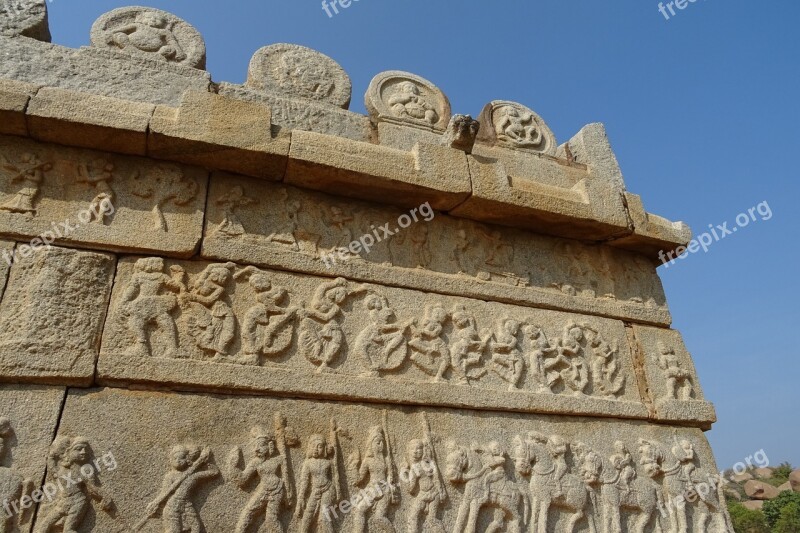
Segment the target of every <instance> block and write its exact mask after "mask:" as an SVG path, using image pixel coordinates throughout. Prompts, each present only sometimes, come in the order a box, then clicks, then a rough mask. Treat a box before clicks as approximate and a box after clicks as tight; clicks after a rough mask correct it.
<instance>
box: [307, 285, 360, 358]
mask: <svg viewBox="0 0 800 533" xmlns="http://www.w3.org/2000/svg"><path fill="white" fill-rule="evenodd" d="M364 290H366V289H364V288H356V289H355V290H351V291H348V288H347V281H346V280H345V279H343V278H337V279H335V280H334V281H327V282H324V283H322V284H320V286H319V287H317V290H316V291H315V292H314V297H313V299H312V300H311V305H310V306H309V307H307V308H306V309H303V310H301V311H300V315H301V316H302V317H303V320H302V322H301V323H300V333H299V338H298V346H299V351H300V352H301V353H302V354H303V355H304V356H305V358H306V359H308V360H309V361H310V362H311V363H313V364H314V365H316V366H317V372H328V371H330V370H331V367H330V365H331V363H333V361H334V359H335V358H336V356H337V355H338V354H339V352H340V351H341V349H342V347H343V346H344V341H345V339H344V332H343V331H342V326H341V325H340V324H339V320H338V319H339V317H340V316H341V315H342V308H341V307H340V306H341V305H342V304H343V303H344V301H345V299H347V297H348V296H350V295H353V294H356V293H358V292H363V291H364Z"/></svg>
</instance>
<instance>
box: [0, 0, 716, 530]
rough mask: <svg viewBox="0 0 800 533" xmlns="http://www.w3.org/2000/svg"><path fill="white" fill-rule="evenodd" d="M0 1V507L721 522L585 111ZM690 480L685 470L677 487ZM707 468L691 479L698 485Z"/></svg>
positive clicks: (652, 269) (707, 464)
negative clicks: (554, 115) (83, 22)
mask: <svg viewBox="0 0 800 533" xmlns="http://www.w3.org/2000/svg"><path fill="white" fill-rule="evenodd" d="M49 36H50V34H49V28H48V25H47V16H46V6H45V2H44V0H2V1H0V57H1V58H2V59H1V60H0V238H2V239H4V240H3V241H0V256H1V257H2V258H3V260H2V261H0V281H1V283H0V287H1V288H2V295H1V298H0V325H1V326H2V327H0V381H2V383H3V385H0V396H1V397H2V398H3V406H4V407H3V409H2V410H0V444H1V445H0V455H1V457H0V460H2V466H1V467H0V478H2V479H0V491H2V493H1V494H0V499H2V501H3V505H4V508H5V511H6V512H5V515H4V517H3V518H2V520H3V521H2V523H0V531H9V532H10V531H26V532H35V533H49V532H61V531H64V532H65V533H71V532H81V533H83V532H89V531H96V532H102V533H106V532H133V531H136V532H138V531H142V532H156V531H166V532H174V533H182V532H189V531H191V532H192V533H195V532H198V533H199V532H200V531H207V532H209V533H228V532H231V531H234V532H236V533H247V532H256V531H267V532H284V531H291V532H295V531H297V532H319V533H323V532H332V531H353V532H356V533H361V532H366V531H369V532H395V531H396V532H403V531H407V532H426V533H432V532H439V531H448V532H451V531H452V532H453V533H460V532H468V533H473V532H475V533H477V532H486V531H491V532H501V531H502V532H509V533H516V532H521V531H530V532H539V533H544V532H546V531H558V532H561V531H566V532H573V531H574V532H579V531H580V532H583V531H602V532H603V533H617V532H618V533H622V532H623V531H625V532H628V531H631V532H643V531H664V532H667V531H669V532H671V533H685V532H686V531H688V530H689V528H691V529H692V530H693V531H695V532H701V531H709V532H718V531H719V532H727V531H732V530H731V529H730V525H729V523H730V520H729V518H728V516H727V512H726V510H725V507H724V500H723V499H722V498H721V490H718V489H717V488H716V486H712V487H711V488H709V484H708V483H707V482H708V481H709V480H714V479H715V478H714V476H715V472H716V466H715V464H714V459H713V455H712V453H711V450H710V448H709V446H708V444H707V442H706V440H705V438H704V436H703V433H702V432H703V430H707V429H709V428H710V427H711V424H712V423H713V422H714V421H715V414H714V408H713V406H712V405H711V403H709V402H708V401H707V400H706V399H705V397H704V396H703V393H702V390H701V387H700V384H699V382H698V377H697V375H696V372H695V369H694V366H693V363H692V359H691V356H690V355H689V353H688V352H687V350H686V348H685V346H684V345H683V341H682V339H681V336H680V334H679V333H678V332H676V331H674V330H672V329H670V328H669V325H670V314H669V310H668V308H667V304H666V301H665V297H664V292H663V289H662V286H661V283H660V280H659V278H658V275H657V273H656V265H657V264H658V263H657V255H658V253H659V252H660V251H664V252H670V251H672V250H674V249H675V248H676V247H678V246H680V245H682V244H685V243H686V242H687V241H688V240H689V239H690V231H689V228H688V227H686V225H685V224H682V223H673V222H669V221H667V220H665V219H663V218H661V217H658V216H655V215H651V214H649V213H647V212H646V211H645V209H644V207H643V204H642V201H641V199H640V198H639V197H638V196H636V195H635V194H632V193H630V192H628V191H627V190H626V188H625V184H624V181H623V177H622V174H621V172H620V169H619V166H618V164H617V161H616V158H615V156H614V154H613V152H612V150H611V147H610V145H609V142H608V139H607V137H606V134H605V131H604V128H603V126H602V125H600V124H590V125H588V126H586V127H584V128H583V129H582V130H581V131H580V132H578V133H577V134H576V135H575V136H574V137H573V138H572V139H570V140H569V141H567V142H564V143H561V144H559V143H558V142H557V141H556V139H555V136H554V135H553V133H552V132H551V131H550V129H549V128H548V127H547V125H546V123H545V122H544V120H543V119H542V118H541V117H540V116H539V115H537V114H536V113H535V112H534V111H533V110H531V109H529V108H528V107H526V106H524V105H522V104H519V103H516V102H507V101H494V102H491V103H489V104H487V105H486V107H485V108H484V109H483V111H482V112H481V113H480V115H479V117H478V120H474V119H472V118H471V117H469V116H467V115H453V114H452V112H451V109H450V104H449V102H448V100H447V97H446V96H445V95H444V94H443V93H442V91H441V90H439V89H438V88H437V87H436V86H435V85H433V84H432V83H431V82H429V81H427V80H425V79H422V78H420V77H419V76H416V75H414V74H410V73H406V72H397V71H389V72H384V73H381V74H378V75H377V76H376V77H375V79H374V80H373V82H372V83H371V85H370V87H369V88H368V89H367V92H366V97H365V98H366V107H367V109H368V115H367V116H364V115H360V114H357V113H353V112H350V111H348V106H349V103H350V100H351V95H352V86H351V83H350V79H349V77H348V75H347V73H346V72H345V71H344V70H343V69H342V68H341V67H340V66H339V65H338V64H337V63H336V62H335V61H334V60H333V59H331V58H329V57H327V56H325V55H323V54H321V53H319V52H316V51H313V50H310V49H307V48H304V47H301V46H297V45H291V44H275V45H271V46H267V47H265V48H262V49H261V50H258V51H257V52H256V53H255V55H254V56H253V60H252V62H251V65H250V71H249V75H248V80H247V82H246V83H245V84H244V85H241V86H240V85H235V84H230V83H225V82H220V83H216V82H212V78H211V75H210V74H208V73H207V72H206V71H205V70H204V68H205V45H204V43H203V39H202V36H201V35H200V34H199V33H198V32H197V31H196V30H195V29H194V28H193V27H192V26H191V25H190V24H188V23H187V22H185V21H183V20H180V19H178V18H177V17H175V16H174V15H172V14H169V13H165V12H161V11H157V10H152V9H148V8H135V7H132V8H123V9H117V10H115V11H112V12H110V13H108V14H106V15H103V16H102V17H101V18H100V19H99V20H98V21H97V22H96V23H95V25H94V27H93V28H92V29H91V43H92V44H91V46H90V47H88V48H84V49H80V50H72V49H67V48H64V47H60V46H57V45H53V44H50V43H49V42H47V41H49V38H50V37H49ZM704 487H705V490H704ZM698 493H700V496H698Z"/></svg>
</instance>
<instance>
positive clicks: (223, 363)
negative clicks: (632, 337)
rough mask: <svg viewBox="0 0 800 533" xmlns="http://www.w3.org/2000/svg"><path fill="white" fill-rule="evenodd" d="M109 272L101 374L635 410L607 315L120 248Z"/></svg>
mask: <svg viewBox="0 0 800 533" xmlns="http://www.w3.org/2000/svg"><path fill="white" fill-rule="evenodd" d="M114 286H115V290H114V294H113V296H112V308H111V315H110V316H109V319H108V320H107V321H106V330H105V332H104V335H103V347H102V355H101V359H100V362H99V370H98V378H99V379H100V381H101V382H102V383H110V384H111V383H113V384H129V383H138V382H141V383H160V384H162V386H170V385H172V384H175V385H177V386H181V387H183V388H195V389H196V388H201V389H202V390H209V389H219V390H231V389H233V390H246V391H247V390H249V391H258V392H286V393H292V394H302V395H307V396H322V397H333V398H357V399H364V400H369V401H390V402H409V403H414V404H419V403H424V404H428V405H449V406H469V407H474V408H480V409H484V408H486V409H488V408H496V409H509V410H523V411H528V412H569V413H576V414H607V415H612V416H624V417H629V418H646V417H647V415H648V412H647V409H646V408H645V407H644V405H643V404H642V402H641V397H640V395H639V387H638V386H637V383H636V376H635V371H634V368H633V360H632V357H631V354H630V351H629V347H628V344H627V337H626V333H625V328H624V327H623V324H622V323H621V322H617V321H612V320H608V319H601V318H589V317H585V316H579V315H574V314H565V313H557V312H553V311H543V310H539V311H534V310H531V309H528V308H522V307H512V306H508V305H503V304H494V303H486V302H480V301H475V300H468V299H464V298H456V297H445V296H439V295H435V294H425V293H421V292H416V291H409V290H404V289H396V288H390V287H381V286H376V285H360V284H357V283H352V282H347V281H345V280H344V279H341V278H339V279H336V280H333V281H331V280H330V279H326V278H315V277H309V276H299V275H293V274H287V273H282V272H275V271H263V270H258V269H255V268H253V267H239V266H237V265H234V264H233V263H227V264H220V263H216V264H214V263H206V262H178V263H173V262H170V263H165V262H164V261H163V260H161V259H160V258H140V259H136V258H125V259H123V260H121V262H120V264H119V266H118V269H117V279H116V281H115V285H114ZM421 309H425V312H424V314H423V316H420V310H421ZM354 383H357V384H358V386H357V387H356V388H355V389H354V387H353V385H354Z"/></svg>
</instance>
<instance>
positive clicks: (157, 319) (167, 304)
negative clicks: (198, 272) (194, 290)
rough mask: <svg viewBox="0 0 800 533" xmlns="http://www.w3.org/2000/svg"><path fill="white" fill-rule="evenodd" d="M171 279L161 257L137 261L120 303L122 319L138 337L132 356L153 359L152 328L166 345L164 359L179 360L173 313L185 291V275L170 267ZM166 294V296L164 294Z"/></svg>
mask: <svg viewBox="0 0 800 533" xmlns="http://www.w3.org/2000/svg"><path fill="white" fill-rule="evenodd" d="M170 270H171V273H172V276H168V275H166V274H165V273H164V260H163V259H161V258H160V257H145V258H142V259H138V260H137V261H136V264H135V266H134V273H133V275H132V276H131V279H130V281H129V282H128V286H127V287H126V288H125V292H124V293H123V295H122V302H121V303H120V311H121V316H122V317H123V318H124V319H125V320H126V321H127V325H128V328H129V329H130V330H131V332H132V333H133V334H134V336H135V340H134V345H133V346H131V348H130V350H129V351H130V353H131V354H133V355H137V356H145V357H146V356H150V355H153V346H152V345H151V339H152V328H153V327H155V329H156V330H158V331H159V332H160V333H161V335H162V337H163V339H164V343H165V347H164V350H163V354H162V356H163V357H177V356H178V353H177V352H178V330H177V327H176V326H175V319H174V317H173V316H172V312H173V311H174V310H175V309H177V307H178V295H182V294H183V293H184V292H185V290H186V288H185V286H184V285H183V283H182V279H183V277H184V274H185V273H184V271H183V269H182V268H180V267H178V266H173V267H170ZM165 291H166V292H165Z"/></svg>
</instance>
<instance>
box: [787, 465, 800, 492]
mask: <svg viewBox="0 0 800 533" xmlns="http://www.w3.org/2000/svg"><path fill="white" fill-rule="evenodd" d="M789 483H790V484H791V485H792V490H793V491H795V492H800V468H798V469H797V470H795V471H794V472H792V473H791V474H789Z"/></svg>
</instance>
